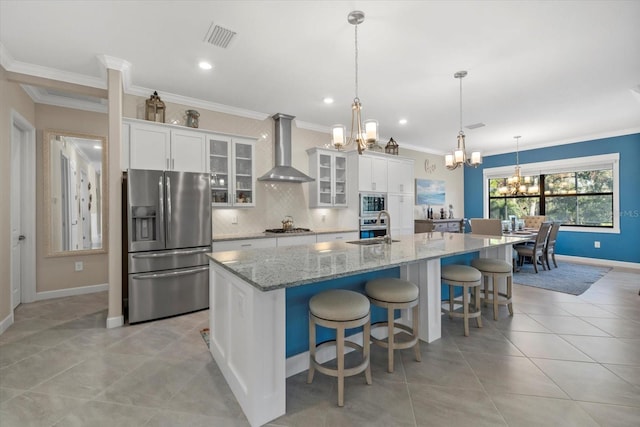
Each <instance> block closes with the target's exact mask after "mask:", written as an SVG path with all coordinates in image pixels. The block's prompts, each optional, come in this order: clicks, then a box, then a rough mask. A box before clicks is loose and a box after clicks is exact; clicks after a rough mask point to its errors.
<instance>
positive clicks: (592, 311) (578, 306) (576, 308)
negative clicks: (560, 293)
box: [558, 302, 617, 318]
mask: <svg viewBox="0 0 640 427" xmlns="http://www.w3.org/2000/svg"><path fill="white" fill-rule="evenodd" d="M558 305H559V306H560V307H561V308H562V309H563V310H565V311H567V312H569V313H571V314H572V315H574V316H589V317H604V318H615V317H617V316H616V315H615V314H614V313H611V312H610V311H607V310H604V309H602V308H600V307H598V306H597V305H595V304H590V303H588V302H562V303H559V304H558Z"/></svg>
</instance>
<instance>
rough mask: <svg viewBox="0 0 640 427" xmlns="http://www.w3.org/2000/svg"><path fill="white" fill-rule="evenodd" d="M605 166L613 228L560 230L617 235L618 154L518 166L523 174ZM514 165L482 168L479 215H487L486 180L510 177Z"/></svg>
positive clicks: (487, 194) (487, 184) (618, 215)
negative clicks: (609, 173)
mask: <svg viewBox="0 0 640 427" xmlns="http://www.w3.org/2000/svg"><path fill="white" fill-rule="evenodd" d="M609 166H611V167H612V168H613V228H589V227H572V226H563V227H562V231H573V232H577V233H603V234H620V153H610V154H600V155H596V156H585V157H576V158H569V159H560V160H550V161H546V162H536V163H520V169H521V173H522V174H523V175H540V174H550V173H559V172H575V171H582V170H589V169H592V168H601V167H602V168H605V167H609ZM514 167H515V165H507V166H499V167H495V168H486V169H484V170H483V171H482V204H483V207H482V216H483V217H484V218H488V217H489V182H488V181H489V179H491V178H504V177H506V176H511V175H512V174H513V171H514Z"/></svg>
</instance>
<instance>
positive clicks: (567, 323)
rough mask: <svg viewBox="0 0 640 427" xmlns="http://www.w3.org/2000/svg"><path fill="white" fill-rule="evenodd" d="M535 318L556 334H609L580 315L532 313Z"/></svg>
mask: <svg viewBox="0 0 640 427" xmlns="http://www.w3.org/2000/svg"><path fill="white" fill-rule="evenodd" d="M530 316H531V318H532V319H533V320H535V321H536V322H538V323H540V324H541V325H543V326H544V327H546V328H547V329H549V330H550V331H552V332H553V333H555V334H574V335H594V336H604V337H608V336H609V334H608V333H606V332H605V331H603V330H602V329H599V328H597V327H595V326H593V325H592V324H590V323H588V322H585V321H584V320H582V319H580V318H578V317H567V316H550V315H542V314H531V315H530Z"/></svg>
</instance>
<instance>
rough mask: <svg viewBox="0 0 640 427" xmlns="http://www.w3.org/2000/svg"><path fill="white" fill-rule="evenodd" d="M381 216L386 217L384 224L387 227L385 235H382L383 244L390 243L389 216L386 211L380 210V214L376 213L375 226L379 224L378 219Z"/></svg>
mask: <svg viewBox="0 0 640 427" xmlns="http://www.w3.org/2000/svg"><path fill="white" fill-rule="evenodd" d="M382 214H385V215H386V216H387V223H386V224H385V225H386V227H387V231H386V234H385V235H384V238H383V240H384V242H385V243H391V242H392V240H391V215H389V212H388V211H385V210H382V211H380V212H378V217H377V218H376V225H377V224H380V217H381V216H382Z"/></svg>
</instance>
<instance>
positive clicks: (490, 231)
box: [469, 218, 502, 236]
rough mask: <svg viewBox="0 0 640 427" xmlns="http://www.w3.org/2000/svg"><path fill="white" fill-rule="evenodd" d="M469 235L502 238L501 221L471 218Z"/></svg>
mask: <svg viewBox="0 0 640 427" xmlns="http://www.w3.org/2000/svg"><path fill="white" fill-rule="evenodd" d="M469 223H470V224H471V234H484V235H488V236H502V221H501V220H499V219H487V218H471V219H470V220H469Z"/></svg>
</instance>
